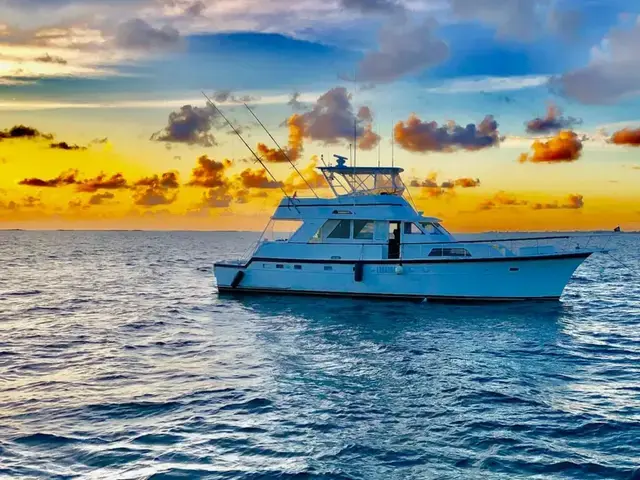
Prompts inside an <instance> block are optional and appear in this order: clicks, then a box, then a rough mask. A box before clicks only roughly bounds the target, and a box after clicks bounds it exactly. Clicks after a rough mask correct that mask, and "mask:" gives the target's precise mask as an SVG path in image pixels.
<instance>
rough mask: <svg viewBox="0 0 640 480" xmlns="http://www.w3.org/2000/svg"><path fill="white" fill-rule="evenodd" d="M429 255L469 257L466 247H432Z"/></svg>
mask: <svg viewBox="0 0 640 480" xmlns="http://www.w3.org/2000/svg"><path fill="white" fill-rule="evenodd" d="M429 256H430V257H470V256H471V254H470V253H469V251H468V250H467V249H466V248H432V249H431V252H429Z"/></svg>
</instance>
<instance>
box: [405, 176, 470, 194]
mask: <svg viewBox="0 0 640 480" xmlns="http://www.w3.org/2000/svg"><path fill="white" fill-rule="evenodd" d="M409 186H411V187H420V188H421V190H420V193H421V194H422V195H423V196H424V197H440V196H442V195H444V194H445V193H453V190H454V189H455V188H456V187H461V188H474V187H479V186H480V179H478V178H476V179H473V178H468V177H463V178H458V179H455V180H447V181H445V182H442V183H438V174H437V173H435V172H432V173H430V174H429V175H428V176H427V177H426V178H425V179H423V180H418V179H417V178H414V179H413V180H411V183H410V184H409Z"/></svg>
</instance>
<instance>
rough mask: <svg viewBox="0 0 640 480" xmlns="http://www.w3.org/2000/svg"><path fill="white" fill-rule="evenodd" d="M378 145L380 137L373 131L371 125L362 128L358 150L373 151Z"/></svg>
mask: <svg viewBox="0 0 640 480" xmlns="http://www.w3.org/2000/svg"><path fill="white" fill-rule="evenodd" d="M379 143H380V135H378V134H377V133H375V132H374V131H373V127H372V126H371V124H369V125H366V126H365V127H364V132H363V133H362V136H361V137H360V139H359V140H358V148H359V149H360V150H373V149H374V148H376V147H377V146H378V144H379Z"/></svg>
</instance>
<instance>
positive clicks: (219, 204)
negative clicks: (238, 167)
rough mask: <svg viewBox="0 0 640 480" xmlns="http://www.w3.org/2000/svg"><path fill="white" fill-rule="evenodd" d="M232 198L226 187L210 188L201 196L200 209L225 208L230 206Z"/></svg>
mask: <svg viewBox="0 0 640 480" xmlns="http://www.w3.org/2000/svg"><path fill="white" fill-rule="evenodd" d="M232 200H233V197H232V196H231V195H230V194H229V191H228V189H227V188H226V187H222V186H221V187H215V188H210V189H209V190H207V191H206V192H205V193H203V194H202V200H201V202H200V207H204V208H226V207H228V206H229V205H230V204H231V201H232Z"/></svg>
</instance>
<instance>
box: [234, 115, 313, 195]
mask: <svg viewBox="0 0 640 480" xmlns="http://www.w3.org/2000/svg"><path fill="white" fill-rule="evenodd" d="M244 106H245V107H247V110H249V113H251V115H253V118H255V119H256V121H257V122H258V123H259V124H260V126H261V127H262V128H263V129H264V131H265V132H267V135H269V137H270V138H271V140H273V143H275V144H276V147H278V150H280V153H282V155H284V158H286V159H287V161H288V162H289V164H290V165H291V166H292V167H293V169H294V170H295V171H296V173H297V174H298V175H300V178H301V179H302V181H303V182H304V183H305V184H306V185H307V187H309V190H311V192H312V193H313V194H314V195H315V196H316V198H319V197H318V194H317V193H316V191H315V190H314V189H313V187H312V186H311V184H310V183H309V182H308V181H307V179H306V178H304V175H302V173H300V170H298V167H296V166H295V164H294V163H293V161H291V159H290V158H289V155H287V152H285V151H284V150H283V149H282V147H280V144H279V143H278V142H277V141H276V139H275V138H273V135H271V132H269V130H267V127H265V126H264V124H263V123H262V122H261V121H260V119H259V118H258V116H257V115H256V114H255V113H253V110H251V108H249V105H247V104H246V103H244Z"/></svg>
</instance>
